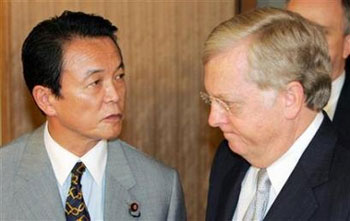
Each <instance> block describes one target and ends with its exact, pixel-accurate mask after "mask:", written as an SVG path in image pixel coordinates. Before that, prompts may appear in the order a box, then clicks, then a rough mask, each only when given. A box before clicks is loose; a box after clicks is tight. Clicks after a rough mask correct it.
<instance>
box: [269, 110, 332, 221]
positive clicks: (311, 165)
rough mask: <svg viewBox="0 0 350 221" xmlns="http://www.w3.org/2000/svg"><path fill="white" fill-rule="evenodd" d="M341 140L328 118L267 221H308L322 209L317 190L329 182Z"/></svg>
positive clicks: (273, 206)
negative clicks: (338, 142)
mask: <svg viewBox="0 0 350 221" xmlns="http://www.w3.org/2000/svg"><path fill="white" fill-rule="evenodd" d="M336 141H337V136H336V134H335V132H334V130H333V128H332V126H331V123H330V120H329V119H328V117H327V116H326V115H325V119H324V120H323V122H322V124H321V126H320V129H319V130H318V132H317V133H316V135H315V137H314V138H313V139H312V141H311V143H310V144H309V146H308V147H307V149H306V150H305V152H304V153H303V155H302V157H301V158H300V160H299V162H298V164H297V166H296V167H295V169H294V170H293V172H292V174H291V176H290V177H289V178H288V180H287V182H286V184H285V186H284V187H283V188H282V190H281V192H280V193H279V195H278V196H277V198H276V200H275V201H274V203H273V205H272V207H271V208H270V210H269V211H268V213H267V215H266V217H265V219H264V220H307V219H308V218H310V217H311V216H312V214H313V213H314V212H315V210H316V209H317V207H318V202H317V198H316V197H315V193H314V188H316V187H317V186H320V185H322V184H323V183H325V182H327V181H328V179H329V170H330V164H331V161H332V157H333V151H334V147H335V144H336Z"/></svg>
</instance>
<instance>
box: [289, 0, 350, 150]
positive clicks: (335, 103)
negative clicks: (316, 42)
mask: <svg viewBox="0 0 350 221" xmlns="http://www.w3.org/2000/svg"><path fill="white" fill-rule="evenodd" d="M287 9H288V10H290V11H293V12H297V13H299V14H300V15H301V16H303V17H304V18H307V19H309V20H311V21H313V22H315V23H317V24H319V25H321V26H323V27H324V28H325V29H326V37H327V42H328V48H329V54H330V57H331V62H332V93H331V97H330V99H329V102H328V104H327V105H326V106H325V108H324V110H325V111H326V112H327V114H328V116H329V118H330V119H331V120H332V122H333V124H334V125H335V127H336V128H337V129H338V130H339V133H340V134H342V135H343V137H342V139H344V141H346V144H350V70H349V69H350V67H348V70H347V71H345V70H344V67H345V60H346V58H347V57H348V56H349V54H350V0H308V1H305V0H289V1H287Z"/></svg>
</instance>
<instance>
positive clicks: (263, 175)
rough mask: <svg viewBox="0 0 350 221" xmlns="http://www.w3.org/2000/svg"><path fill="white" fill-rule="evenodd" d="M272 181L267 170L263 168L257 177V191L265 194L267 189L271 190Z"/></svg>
mask: <svg viewBox="0 0 350 221" xmlns="http://www.w3.org/2000/svg"><path fill="white" fill-rule="evenodd" d="M270 185H271V183H270V179H269V176H268V174H267V172H266V169H265V168H262V169H260V170H259V172H258V177H257V191H259V192H264V191H266V188H270Z"/></svg>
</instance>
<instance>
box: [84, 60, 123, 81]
mask: <svg viewBox="0 0 350 221" xmlns="http://www.w3.org/2000/svg"><path fill="white" fill-rule="evenodd" d="M120 69H124V63H123V62H120V64H119V66H118V67H117V68H116V69H115V71H114V73H115V72H117V71H118V70H120ZM103 71H104V69H98V68H96V69H90V70H88V71H87V72H86V73H85V77H84V79H87V78H88V77H90V76H91V75H94V74H97V73H100V72H103Z"/></svg>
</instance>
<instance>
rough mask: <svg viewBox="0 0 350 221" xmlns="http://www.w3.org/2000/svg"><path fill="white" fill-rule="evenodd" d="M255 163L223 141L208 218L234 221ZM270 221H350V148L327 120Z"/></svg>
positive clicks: (214, 169) (271, 211)
mask: <svg viewBox="0 0 350 221" xmlns="http://www.w3.org/2000/svg"><path fill="white" fill-rule="evenodd" d="M249 167H250V165H249V163H248V162H247V161H245V160H244V159H243V158H242V157H240V156H239V155H237V154H235V153H233V152H232V151H231V150H230V149H229V147H228V144H227V141H223V142H222V143H221V145H220V147H219V149H218V151H217V153H216V156H215V159H214V162H213V166H212V170H211V175H210V181H209V195H208V204H207V205H208V206H207V214H206V220H207V221H212V220H219V221H221V220H232V217H233V214H234V211H235V209H236V206H237V202H238V198H239V193H240V188H241V182H242V180H243V178H244V175H245V173H246V172H247V170H248V168H249ZM264 220H279V221H280V220H298V221H303V220H317V221H320V220H321V221H322V220H327V221H329V220H331V221H332V220H335V221H338V220H350V148H345V147H343V146H342V145H341V144H339V142H338V139H337V134H336V132H335V129H334V128H333V126H332V124H331V122H330V120H329V119H328V118H327V117H325V119H324V120H323V122H322V124H321V126H320V128H319V130H318V131H317V133H316V135H315V136H314V138H313V139H312V141H311V143H310V144H309V146H308V147H307V148H306V150H305V152H304V153H303V155H302V156H301V158H300V160H299V162H298V163H297V165H296V167H295V169H294V170H293V172H292V174H291V175H290V177H289V178H288V180H287V182H286V184H285V185H284V187H283V188H282V190H281V192H280V193H279V195H278V196H277V198H276V200H275V201H274V203H273V204H272V206H271V208H270V209H269V211H268V213H267V215H266V217H265V219H264Z"/></svg>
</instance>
